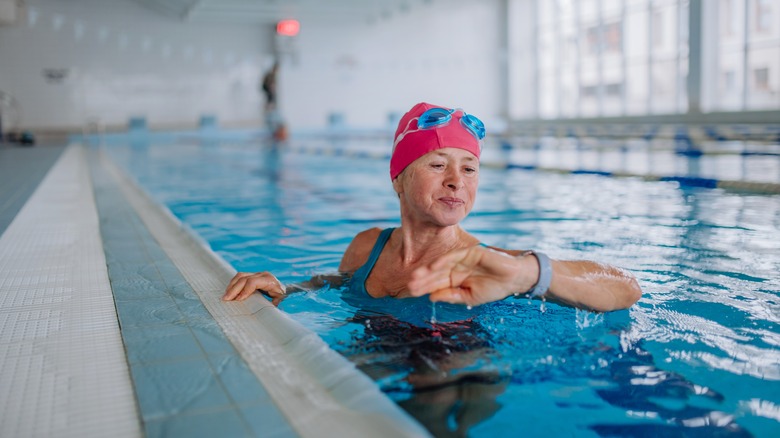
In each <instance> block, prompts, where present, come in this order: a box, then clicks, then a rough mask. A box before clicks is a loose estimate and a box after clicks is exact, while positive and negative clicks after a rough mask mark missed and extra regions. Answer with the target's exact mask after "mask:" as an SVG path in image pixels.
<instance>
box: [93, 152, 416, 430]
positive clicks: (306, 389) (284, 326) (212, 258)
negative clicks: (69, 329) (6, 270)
mask: <svg viewBox="0 0 780 438" xmlns="http://www.w3.org/2000/svg"><path fill="white" fill-rule="evenodd" d="M98 161H99V165H100V166H101V167H102V168H103V169H104V170H105V172H106V173H107V174H108V175H110V176H111V177H112V178H113V179H114V181H115V183H116V185H117V186H118V187H119V190H120V191H121V192H122V195H123V196H124V198H125V199H126V200H127V202H128V203H129V204H130V205H131V206H132V208H133V210H134V211H135V213H136V214H137V215H138V217H139V218H140V220H141V221H142V222H143V224H144V226H145V228H146V229H147V230H148V231H149V233H150V234H151V235H152V236H153V237H154V239H155V240H156V242H157V244H158V245H159V247H160V248H161V249H162V251H163V252H164V253H165V254H166V255H167V257H168V258H169V259H170V260H171V261H172V262H173V264H174V265H175V267H176V269H177V270H178V271H179V272H180V273H181V276H182V277H183V278H184V280H186V283H187V284H188V286H189V287H190V288H191V289H192V291H193V292H194V293H195V294H196V295H197V297H198V298H199V299H200V301H201V303H202V305H203V306H204V307H205V309H206V310H207V311H208V313H209V314H210V315H211V317H212V318H213V320H214V321H216V323H217V324H218V325H219V327H220V328H221V331H222V333H223V334H224V336H225V337H226V338H227V339H228V340H229V341H230V343H231V344H232V346H233V347H234V348H235V350H236V351H237V352H238V354H239V355H240V357H241V358H242V359H243V361H244V363H245V364H246V366H248V367H249V369H250V370H251V371H252V373H253V374H254V375H255V376H256V378H257V380H258V381H259V382H260V383H261V384H262V386H263V387H264V389H265V391H266V392H267V394H268V395H269V396H270V399H271V400H272V401H273V404H274V405H275V406H276V408H277V409H278V411H279V412H280V414H281V415H283V416H284V417H285V419H286V421H287V423H288V424H289V425H290V426H291V428H292V429H293V430H294V431H295V432H296V433H297V434H298V435H300V436H303V437H321V436H343V437H353V436H354V437H365V436H372V437H383V436H387V437H396V436H405V437H409V436H412V437H413V436H429V434H428V432H427V431H426V430H425V429H424V428H423V427H422V426H421V425H419V423H417V422H416V421H415V420H413V419H412V418H411V417H410V416H409V415H408V414H406V413H405V412H404V411H403V410H402V409H401V408H400V407H398V406H397V405H396V404H395V403H394V402H393V401H391V400H390V399H389V398H388V397H387V396H386V395H384V394H383V393H382V392H381V390H380V389H379V387H378V385H377V384H376V383H375V382H373V381H372V380H371V379H370V378H369V377H367V376H366V375H365V374H363V373H361V372H360V371H358V370H357V369H356V368H355V366H354V365H353V364H352V363H351V362H349V361H348V360H347V359H345V358H344V357H343V356H341V355H340V354H338V353H336V352H335V351H333V350H332V349H330V347H329V346H328V345H327V344H326V343H325V342H324V341H323V340H322V339H321V338H320V337H319V336H318V335H317V334H315V333H313V332H311V331H309V330H308V329H306V328H304V327H303V326H301V325H300V324H299V323H297V322H295V321H294V320H293V319H291V318H290V317H289V316H288V315H286V314H285V313H283V312H282V311H280V310H278V309H277V308H276V307H274V306H273V305H272V304H271V303H270V302H269V301H268V300H267V299H265V298H264V297H262V296H260V295H259V294H255V295H253V296H251V297H250V298H249V299H247V300H246V301H242V302H224V301H222V300H221V296H222V292H223V290H224V288H225V285H226V284H227V283H228V281H229V280H230V278H232V276H233V275H234V274H235V270H234V269H233V268H232V267H231V266H230V265H228V264H227V263H226V262H225V261H224V260H223V259H222V258H221V257H219V256H218V255H217V254H215V253H214V252H213V251H212V250H211V249H210V248H209V246H208V244H207V243H206V242H204V241H203V240H202V239H201V238H200V237H199V236H197V234H196V233H194V232H193V231H192V230H190V229H189V228H187V227H186V225H184V224H182V223H181V222H180V221H179V220H178V219H177V218H176V217H175V216H173V215H172V214H171V213H170V211H169V210H168V209H167V208H165V207H164V206H162V205H160V204H159V203H157V202H155V201H154V200H152V199H151V198H150V197H149V196H148V195H147V194H146V193H145V192H144V191H143V190H142V189H140V187H139V186H138V184H136V182H135V181H133V180H132V179H131V178H130V177H129V176H128V175H127V174H125V173H124V172H123V171H122V170H121V169H120V168H119V167H118V166H117V165H116V164H114V163H113V162H112V161H111V160H110V159H109V158H108V157H107V156H106V154H105V153H99V160H98ZM168 274H170V273H166V274H164V275H168ZM171 275H172V274H171ZM176 284H180V283H176ZM174 298H175V297H174ZM142 302H143V301H140V302H139V303H142ZM161 311H163V312H164V310H160V309H155V308H154V307H153V306H152V307H148V308H147V312H161ZM121 313H122V312H121V311H120V319H121ZM131 366H132V365H131ZM161 383H165V382H161ZM139 397H140V396H139ZM141 409H142V410H143V406H141ZM263 409H264V405H262V404H260V405H256V411H254V413H253V412H251V411H242V412H243V413H244V414H245V415H258V416H260V415H262V410H263Z"/></svg>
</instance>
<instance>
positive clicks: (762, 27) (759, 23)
mask: <svg viewBox="0 0 780 438" xmlns="http://www.w3.org/2000/svg"><path fill="white" fill-rule="evenodd" d="M754 10H755V23H756V25H755V31H756V33H760V34H769V33H771V31H772V19H773V17H772V12H774V11H772V2H771V1H770V0H756V6H755V9H754Z"/></svg>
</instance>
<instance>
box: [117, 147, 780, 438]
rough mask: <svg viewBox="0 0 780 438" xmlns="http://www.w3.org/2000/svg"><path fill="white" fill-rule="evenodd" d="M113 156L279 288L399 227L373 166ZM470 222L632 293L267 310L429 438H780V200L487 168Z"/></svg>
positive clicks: (227, 152) (340, 299) (219, 247)
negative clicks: (608, 302) (621, 277)
mask: <svg viewBox="0 0 780 438" xmlns="http://www.w3.org/2000/svg"><path fill="white" fill-rule="evenodd" d="M294 146H318V147H326V148H346V149H349V150H354V149H369V150H372V151H383V149H382V148H383V147H384V144H383V143H375V142H372V141H369V140H361V141H358V142H356V143H355V142H352V143H332V144H330V143H322V144H312V143H311V142H309V143H308V144H297V143H296V144H294ZM110 153H111V155H112V157H113V158H114V159H115V160H116V161H117V162H118V163H119V164H120V165H121V166H123V167H124V168H126V169H127V170H128V171H129V172H130V173H131V174H132V175H133V176H134V177H135V178H136V179H137V180H138V181H139V183H140V184H141V185H142V186H143V187H144V188H145V189H146V190H148V191H149V192H150V193H151V194H152V195H153V196H154V197H155V198H156V199H158V200H159V201H160V202H162V203H164V204H165V205H167V206H168V208H170V209H171V211H172V212H173V213H174V214H175V215H176V216H177V217H179V218H180V219H181V220H182V221H183V222H185V223H187V224H188V225H189V226H191V227H192V228H193V229H194V230H196V231H197V232H198V233H199V234H200V235H201V236H202V237H204V238H205V239H206V240H207V241H208V242H209V244H210V245H211V246H212V248H213V249H214V250H215V251H217V252H218V253H219V254H221V255H222V256H223V257H224V258H225V259H226V260H227V261H228V262H229V263H231V264H232V265H233V266H234V267H235V268H236V269H237V270H239V271H258V270H268V271H272V272H274V273H275V274H276V275H277V276H278V277H279V278H280V279H281V280H282V281H283V282H295V281H303V280H307V279H309V277H310V276H312V275H316V274H324V273H333V272H335V271H336V269H337V267H338V264H339V260H340V256H341V254H342V253H343V251H344V249H345V248H346V246H347V244H348V243H349V241H350V240H351V238H352V237H353V236H354V235H355V234H356V233H357V232H359V231H362V230H364V229H366V228H369V227H374V226H376V227H380V228H384V227H388V226H397V225H398V224H399V214H398V201H397V199H396V197H395V195H394V193H393V191H392V187H391V185H390V182H389V176H388V171H387V161H386V160H384V159H376V158H350V157H347V156H342V155H336V154H334V155H331V156H323V155H312V154H306V153H298V152H295V151H282V152H272V151H270V150H269V149H267V148H265V147H263V146H262V145H258V144H220V143H212V144H170V145H159V146H148V145H144V144H137V145H134V146H128V147H113V148H111V150H110ZM463 226H464V228H466V229H467V230H468V231H470V232H472V233H473V234H475V235H476V236H477V237H479V238H480V239H481V240H482V241H483V242H485V243H487V244H489V245H497V246H501V247H506V248H513V249H527V248H534V249H539V250H541V251H544V252H546V253H547V254H549V255H550V256H552V257H554V258H559V259H591V260H597V261H602V262H605V263H610V264H614V265H617V266H620V267H623V268H625V269H627V270H629V271H631V272H632V273H634V275H636V277H637V278H638V280H639V282H640V284H641V286H642V288H643V290H644V295H643V297H642V299H641V300H640V301H639V302H638V303H637V304H636V305H635V306H633V307H632V308H631V309H629V310H626V311H620V312H613V313H609V314H592V313H588V312H584V311H576V310H574V309H570V308H565V307H561V306H558V305H555V304H550V303H545V304H544V305H542V304H541V303H540V302H538V301H534V302H529V301H527V300H525V299H507V300H505V301H502V302H498V303H492V304H489V305H484V306H479V307H476V308H473V309H468V308H465V307H462V306H452V305H444V304H437V305H436V306H435V307H434V306H432V305H431V303H430V302H428V301H427V300H425V299H416V300H393V299H382V300H373V299H369V298H360V297H351V296H349V295H347V294H346V293H345V292H344V290H343V289H342V288H340V287H337V286H329V287H323V288H321V289H319V290H315V291H311V292H307V293H299V294H294V295H292V296H291V297H289V298H287V299H286V300H285V301H283V302H282V303H281V305H280V308H281V309H282V310H284V311H286V312H288V313H290V314H292V316H293V317H294V319H296V320H297V321H299V322H300V323H302V324H303V325H305V326H306V327H308V328H310V329H312V330H314V331H316V332H317V333H318V334H320V335H321V336H322V338H323V339H325V340H326V341H327V342H328V343H329V344H330V345H331V346H332V347H333V348H334V349H335V350H337V351H339V352H341V353H342V354H344V355H345V356H346V357H348V358H349V359H350V360H351V361H353V362H354V363H355V364H356V365H357V366H358V367H359V368H360V369H361V370H363V371H364V372H365V373H367V374H368V375H369V376H371V377H372V378H374V379H375V380H376V381H377V382H378V383H379V385H380V386H381V388H382V389H383V390H384V391H385V393H387V394H388V396H390V397H391V398H392V399H394V400H395V401H397V402H398V403H399V405H400V406H401V407H403V408H404V409H406V410H407V411H408V412H409V413H410V414H412V415H413V416H415V417H416V418H418V419H419V420H420V421H421V422H422V423H423V424H424V425H425V426H426V427H428V429H429V430H431V431H432V432H433V433H434V434H435V435H437V436H458V435H468V436H539V435H545V436H569V435H576V436H599V435H601V436H661V435H662V436H750V435H753V436H778V435H779V434H780V276H779V275H778V272H780V196H764V195H751V194H746V193H741V194H740V193H729V192H724V191H722V190H717V189H685V188H680V187H679V186H678V185H677V184H676V183H673V182H645V181H640V180H633V179H613V178H605V177H600V176H594V175H562V174H555V173H544V172H531V171H521V170H513V171H501V170H495V169H490V168H483V169H482V172H481V185H480V192H479V196H478V199H477V203H476V205H475V208H474V212H473V213H472V214H471V215H470V216H469V218H467V219H466V220H465V221H464V223H463Z"/></svg>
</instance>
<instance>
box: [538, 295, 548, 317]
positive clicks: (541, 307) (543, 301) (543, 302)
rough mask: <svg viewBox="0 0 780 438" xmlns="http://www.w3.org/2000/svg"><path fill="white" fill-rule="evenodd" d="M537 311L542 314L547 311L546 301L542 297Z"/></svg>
mask: <svg viewBox="0 0 780 438" xmlns="http://www.w3.org/2000/svg"><path fill="white" fill-rule="evenodd" d="M539 311H540V312H542V313H545V312H546V311H547V300H545V299H544V295H542V304H540V305H539Z"/></svg>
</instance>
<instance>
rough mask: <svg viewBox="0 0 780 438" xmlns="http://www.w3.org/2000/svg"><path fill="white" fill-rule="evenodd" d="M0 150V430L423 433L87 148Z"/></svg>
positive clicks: (123, 433)
mask: <svg viewBox="0 0 780 438" xmlns="http://www.w3.org/2000/svg"><path fill="white" fill-rule="evenodd" d="M0 163H2V164H1V165H0V166H1V167H2V170H3V172H2V182H3V185H2V192H0V201H2V204H1V205H2V210H0V220H2V221H3V222H0V227H1V228H0V232H2V236H1V237H0V272H2V281H1V282H0V388H2V393H3V397H2V402H0V436H79V437H82V436H109V435H110V436H143V435H146V436H230V437H232V436H262V437H266V436H268V437H288V436H305V437H308V436H356V437H358V436H426V435H427V433H426V432H425V430H424V429H423V428H422V427H421V426H419V425H418V424H417V423H416V422H414V421H413V420H411V419H410V417H408V416H407V415H406V414H405V413H404V412H403V411H402V410H401V409H400V408H398V407H397V406H396V405H395V404H394V403H392V402H391V401H390V400H389V399H387V398H386V397H385V396H384V395H383V394H382V393H381V392H380V391H379V389H378V388H377V387H376V385H375V384H374V383H373V382H372V381H370V379H368V378H367V377H365V376H364V375H362V374H360V373H358V372H357V371H355V369H354V367H353V366H352V365H351V364H350V363H349V362H348V361H346V360H345V359H343V358H342V357H341V356H339V355H337V354H336V353H334V352H332V351H331V350H330V349H328V348H327V347H326V346H325V344H324V343H323V342H322V340H320V339H319V337H317V336H316V335H314V334H312V333H310V332H308V331H306V330H305V329H303V328H302V327H300V326H299V325H297V324H296V323H294V322H292V321H291V320H290V319H289V318H287V317H286V316H284V315H283V314H282V313H281V312H279V311H278V310H277V309H275V308H274V307H273V306H271V305H270V304H269V303H268V302H267V300H265V299H264V298H261V297H259V296H256V297H253V299H250V300H247V301H246V302H243V303H223V302H222V301H220V299H219V298H220V294H221V289H222V288H223V287H224V284H226V281H227V279H228V278H230V276H231V275H232V274H233V272H232V271H231V269H230V268H229V267H228V266H226V265H225V264H224V263H222V262H221V260H219V259H218V258H217V257H216V256H215V255H214V254H213V253H211V252H210V251H209V250H207V249H206V248H205V246H204V245H203V244H202V243H201V242H200V241H199V240H198V239H197V238H195V237H193V236H192V235H191V234H190V233H189V232H187V230H186V229H184V228H183V227H182V226H181V225H180V224H179V223H178V222H177V221H176V220H175V219H174V218H173V217H172V216H170V215H169V214H167V211H166V210H164V209H162V208H161V207H160V206H158V205H156V204H154V203H152V202H151V201H150V200H149V199H148V198H146V197H145V194H143V193H142V192H140V191H139V190H138V189H137V188H136V187H135V186H134V185H133V183H132V181H130V180H128V179H127V178H126V176H124V175H123V174H122V173H121V171H120V170H118V169H117V168H116V167H115V166H113V164H112V163H110V162H109V161H108V160H106V159H105V158H104V157H103V156H102V154H100V153H99V151H97V150H92V149H87V148H85V147H82V146H78V145H73V146H69V147H67V148H64V147H36V148H25V149H22V148H3V149H0ZM44 175H45V176H44Z"/></svg>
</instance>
